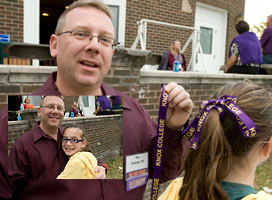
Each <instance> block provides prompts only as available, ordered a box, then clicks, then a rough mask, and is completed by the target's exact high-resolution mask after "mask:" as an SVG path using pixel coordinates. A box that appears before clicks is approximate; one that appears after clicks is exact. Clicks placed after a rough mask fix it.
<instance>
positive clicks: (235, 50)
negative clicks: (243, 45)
mask: <svg viewBox="0 0 272 200" xmlns="http://www.w3.org/2000/svg"><path fill="white" fill-rule="evenodd" d="M230 52H231V56H235V57H238V56H239V48H238V44H237V43H236V42H234V43H233V44H232V46H231V49H230Z"/></svg>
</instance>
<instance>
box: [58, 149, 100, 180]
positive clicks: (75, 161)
mask: <svg viewBox="0 0 272 200" xmlns="http://www.w3.org/2000/svg"><path fill="white" fill-rule="evenodd" d="M96 166H97V159H96V158H95V157H94V155H93V154H92V153H90V152H78V153H76V154H74V155H72V156H71V157H70V159H69V161H68V162H67V164H66V166H65V168H64V170H63V171H62V172H61V174H60V175H59V176H58V177H57V179H95V178H96V176H97V174H98V173H96V172H95V171H94V170H95V167H96Z"/></svg>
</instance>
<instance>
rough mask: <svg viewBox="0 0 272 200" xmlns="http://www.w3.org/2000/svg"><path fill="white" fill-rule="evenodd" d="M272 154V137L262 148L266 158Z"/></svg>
mask: <svg viewBox="0 0 272 200" xmlns="http://www.w3.org/2000/svg"><path fill="white" fill-rule="evenodd" d="M271 152H272V137H270V138H269V139H268V140H267V141H266V142H265V143H264V144H263V146H262V153H263V156H264V157H265V158H269V156H270V154H271Z"/></svg>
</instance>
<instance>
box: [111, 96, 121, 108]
mask: <svg viewBox="0 0 272 200" xmlns="http://www.w3.org/2000/svg"><path fill="white" fill-rule="evenodd" d="M110 98H111V100H112V105H113V106H114V105H121V104H122V97H121V96H111V97H110Z"/></svg>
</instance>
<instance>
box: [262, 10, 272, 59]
mask: <svg viewBox="0 0 272 200" xmlns="http://www.w3.org/2000/svg"><path fill="white" fill-rule="evenodd" d="M266 25H267V29H265V30H264V32H263V35H262V37H261V41H260V42H261V46H262V48H263V64H272V15H269V16H268V17H267V22H266Z"/></svg>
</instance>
